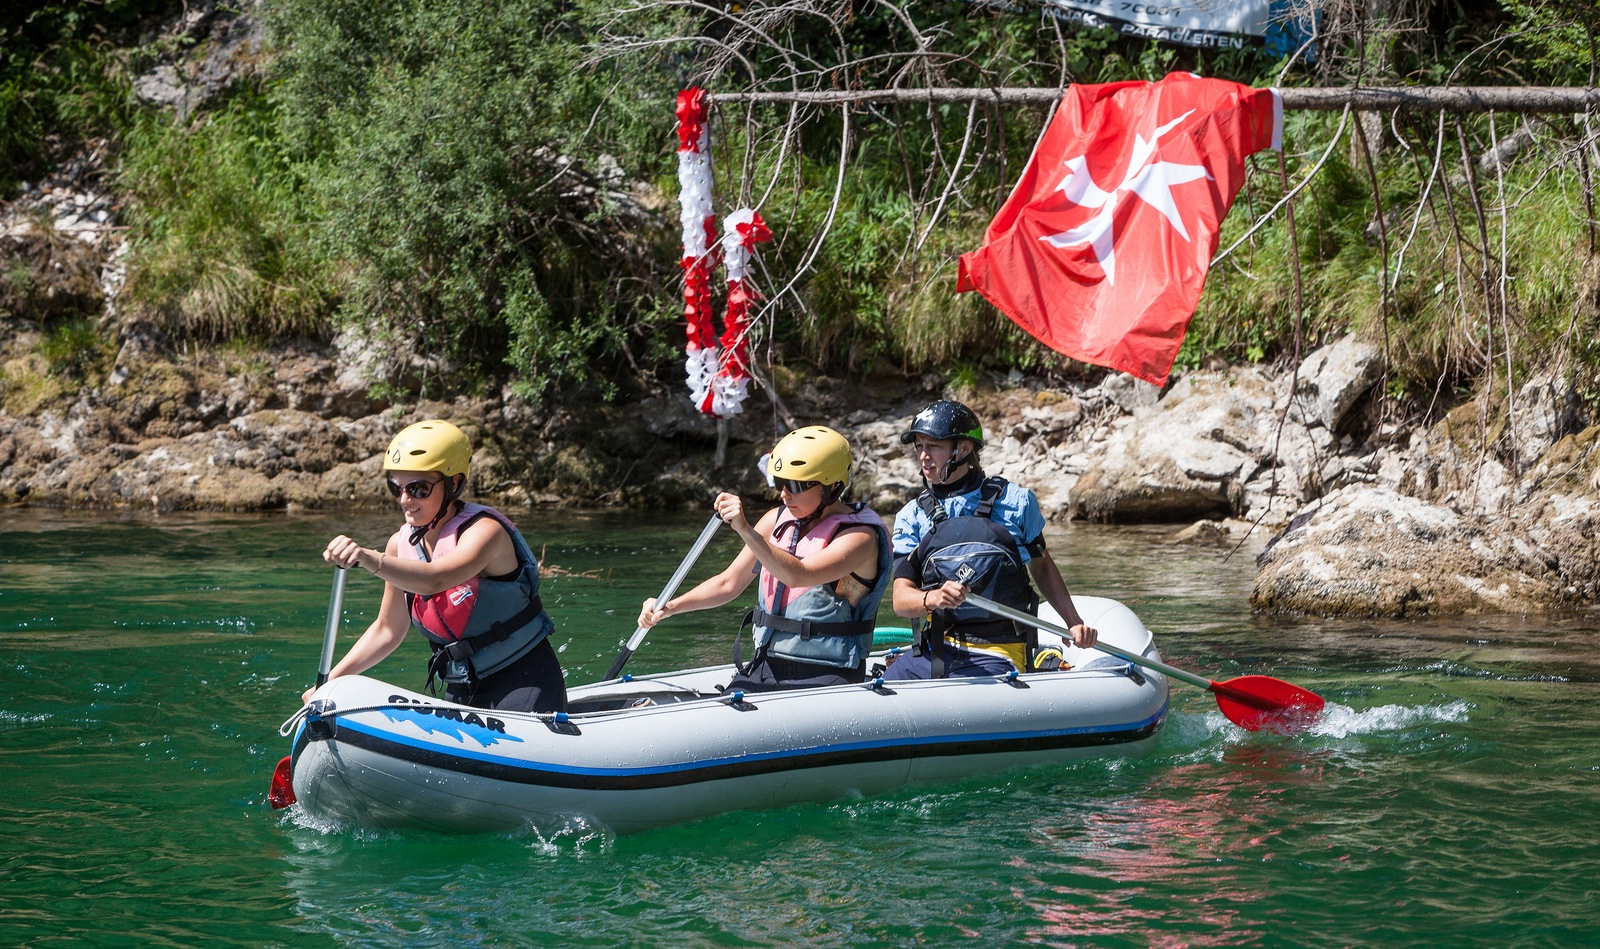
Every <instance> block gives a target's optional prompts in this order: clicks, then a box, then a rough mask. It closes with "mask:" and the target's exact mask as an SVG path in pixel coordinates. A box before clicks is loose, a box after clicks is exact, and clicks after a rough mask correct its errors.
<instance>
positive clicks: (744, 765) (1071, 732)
mask: <svg viewBox="0 0 1600 949" xmlns="http://www.w3.org/2000/svg"><path fill="white" fill-rule="evenodd" d="M1167 708H1168V705H1167V704H1166V703H1163V704H1162V707H1161V709H1160V710H1159V711H1158V712H1156V713H1155V714H1154V715H1151V716H1150V717H1148V718H1146V719H1144V720H1142V721H1139V722H1132V723H1128V724H1122V725H1110V726H1092V727H1083V728H1061V729H1047V730H1039V731H1013V732H996V733H993V734H988V735H982V736H972V735H941V736H931V737H926V738H911V737H907V738H903V739H883V740H877V741H865V742H849V743H844V744H837V745H821V746H816V747H812V748H790V749H783V750H778V751H769V752H759V753H754V754H745V755H733V756H723V757H718V758H708V759H702V760H696V761H686V762H679V763H674V764H667V765H653V766H650V767H643V768H589V767H580V766H576V765H564V764H554V763H550V762H536V761H524V760H519V759H515V758H507V757H504V756H501V755H493V754H488V753H485V752H477V751H469V750H465V749H462V750H449V751H444V750H441V749H440V748H439V746H438V745H436V744H433V743H430V742H427V741H424V740H421V739H419V738H411V737H406V736H400V735H396V734H394V733H393V732H391V731H387V730H383V729H378V728H373V727H371V726H369V725H365V724H362V723H359V722H357V721H355V720H354V719H353V718H341V719H340V720H339V724H338V728H337V733H336V737H335V739H334V740H335V741H337V742H340V743H345V744H349V745H351V746H353V747H357V748H362V749H365V750H368V751H371V752H374V753H376V754H382V755H386V756H388V757H391V758H395V759H398V760H401V761H409V762H412V763H414V764H418V765H423V766H426V767H433V768H438V769H440V770H445V771H453V772H457V773H460V774H467V775H474V776H477V777H483V778H490V779H493V780H498V781H509V782H512V783H516V784H540V785H547V786H551V787H565V788H586V789H591V790H630V789H641V788H651V787H672V786H681V785H685V784H694V783H698V782H701V781H715V780H723V779H726V778H735V777H746V776H750V775H756V774H772V773H779V772H785V771H804V770H809V769H813V768H827V767H836V766H839V765H847V764H860V763H881V762H884V761H899V760H908V759H915V758H944V757H959V756H963V755H992V754H1006V753H1017V752H1030V751H1048V750H1058V749H1062V748H1073V747H1103V746H1108V745H1120V744H1127V743H1131V742H1136V741H1140V740H1142V739H1144V738H1148V737H1150V736H1151V735H1154V734H1155V733H1156V731H1157V730H1158V729H1159V728H1160V725H1161V722H1162V720H1163V719H1164V718H1165V717H1166V714H1167Z"/></svg>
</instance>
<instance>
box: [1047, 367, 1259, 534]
mask: <svg viewBox="0 0 1600 949" xmlns="http://www.w3.org/2000/svg"><path fill="white" fill-rule="evenodd" d="M1272 404H1273V394H1272V390H1271V387H1270V386H1269V384H1268V382H1267V380H1266V379H1265V378H1264V377H1263V376H1261V375H1259V374H1257V373H1251V372H1244V373H1238V374H1236V375H1234V376H1231V377H1223V376H1221V375H1218V374H1215V373H1202V374H1195V375H1192V376H1189V377H1187V378H1185V379H1184V380H1183V381H1182V382H1180V383H1179V384H1178V385H1175V386H1173V388H1172V390H1171V391H1170V392H1168V393H1167V395H1166V397H1165V398H1163V399H1161V400H1160V401H1159V402H1158V403H1156V404H1155V405H1154V406H1153V407H1150V408H1145V409H1141V410H1140V412H1139V413H1138V414H1137V415H1136V417H1135V421H1134V422H1133V423H1132V424H1127V425H1124V426H1122V427H1120V428H1119V429H1118V430H1117V431H1116V432H1115V433H1114V434H1113V435H1112V436H1111V437H1110V438H1109V439H1108V440H1107V441H1106V442H1105V444H1104V445H1103V446H1102V448H1101V451H1100V452H1099V453H1098V454H1097V456H1096V457H1095V458H1093V459H1092V460H1091V461H1090V462H1089V464H1088V466H1087V469H1086V470H1085V471H1084V472H1083V475H1082V476H1081V477H1079V478H1078V480H1077V483H1076V484H1075V485H1074V486H1073V489H1072V512H1073V516H1075V517H1080V518H1084V519H1087V520H1095V521H1119V522H1138V521H1157V522H1168V523H1173V522H1180V521H1193V520H1198V519H1201V518H1210V517H1224V516H1228V515H1231V514H1234V513H1236V512H1238V511H1239V510H1240V509H1241V507H1242V502H1243V499H1244V488H1245V484H1246V482H1248V481H1249V480H1250V479H1251V478H1252V477H1254V476H1255V475H1256V473H1257V472H1258V470H1259V469H1260V468H1261V466H1262V463H1263V459H1262V457H1261V455H1260V449H1259V446H1260V445H1261V442H1262V439H1261V438H1260V430H1261V429H1262V427H1263V425H1264V423H1265V422H1266V420H1267V418H1268V417H1270V413H1271V410H1272Z"/></svg>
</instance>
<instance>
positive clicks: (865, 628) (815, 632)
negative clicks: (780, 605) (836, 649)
mask: <svg viewBox="0 0 1600 949" xmlns="http://www.w3.org/2000/svg"><path fill="white" fill-rule="evenodd" d="M753 612H754V614H755V615H754V617H753V620H754V622H755V625H757V626H765V627H766V628H768V629H771V630H776V631H777V632H780V633H799V634H800V636H801V638H803V639H810V638H812V637H813V636H866V635H870V634H871V633H872V631H873V630H874V629H875V628H876V625H875V623H874V621H873V620H870V619H856V620H834V621H823V620H810V619H790V618H789V617H787V616H774V615H773V614H771V613H768V612H767V611H766V610H763V609H761V608H760V607H756V609H755V610H754V611H753Z"/></svg>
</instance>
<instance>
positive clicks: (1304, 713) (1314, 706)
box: [1211, 676, 1323, 735]
mask: <svg viewBox="0 0 1600 949" xmlns="http://www.w3.org/2000/svg"><path fill="white" fill-rule="evenodd" d="M1211 693H1212V694H1213V695H1215V696H1216V697H1217V708H1219V709H1221V710H1222V714H1224V715H1226V716H1228V721H1230V722H1233V723H1234V724H1235V725H1238V726H1239V727H1240V728H1243V729H1246V730H1247V731H1253V732H1254V731H1261V730H1262V729H1265V730H1267V731H1270V732H1277V733H1278V734H1280V735H1292V734H1294V733H1295V732H1298V731H1302V730H1304V729H1307V728H1310V727H1311V726H1312V725H1315V724H1316V723H1317V719H1318V718H1319V717H1320V716H1321V715H1322V706H1323V701H1322V696H1320V695H1318V694H1317V693H1315V692H1312V691H1310V690H1308V689H1302V688H1300V687H1299V686H1298V685H1295V684H1294V683H1292V682H1285V681H1283V680H1282V679H1274V678H1273V677H1271V676H1239V677H1238V678H1237V679H1229V680H1228V681H1226V682H1213V683H1211Z"/></svg>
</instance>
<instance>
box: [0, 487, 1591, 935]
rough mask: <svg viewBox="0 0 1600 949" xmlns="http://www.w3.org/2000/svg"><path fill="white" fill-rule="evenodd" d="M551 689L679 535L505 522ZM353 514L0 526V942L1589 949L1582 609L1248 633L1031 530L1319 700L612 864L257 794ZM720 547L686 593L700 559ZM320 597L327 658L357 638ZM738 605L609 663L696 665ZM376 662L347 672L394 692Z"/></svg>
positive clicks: (715, 834)
mask: <svg viewBox="0 0 1600 949" xmlns="http://www.w3.org/2000/svg"><path fill="white" fill-rule="evenodd" d="M518 520H519V522H520V523H521V524H522V525H523V527H524V529H525V532H526V533H527V534H528V536H529V539H530V542H531V543H532V544H533V546H534V547H535V549H538V548H540V547H541V546H544V548H545V559H546V561H547V562H548V563H550V564H553V565H555V566H556V567H558V568H561V569H562V570H564V571H566V573H567V575H563V576H556V577H554V578H552V579H550V580H548V581H547V584H548V585H547V588H546V599H547V602H549V603H550V605H551V610H552V612H553V613H554V614H555V615H556V617H557V620H558V623H560V630H559V632H558V634H557V642H558V645H559V646H560V648H561V650H562V652H561V655H562V659H563V662H564V664H565V665H566V667H567V669H568V675H569V678H570V680H571V681H574V682H584V681H589V680H592V679H594V678H596V677H598V676H599V675H601V674H602V673H603V672H604V671H605V669H606V667H607V666H608V665H609V664H610V662H611V661H612V659H614V658H615V656H616V653H617V648H618V646H619V644H620V642H621V641H622V639H624V638H625V637H626V636H627V635H628V634H629V633H630V632H631V631H632V626H633V618H634V617H635V616H636V615H637V610H638V604H639V601H640V600H642V599H643V598H644V597H646V596H651V595H654V594H655V593H657V592H659V589H660V586H661V584H662V583H663V582H664V581H665V579H666V577H667V576H669V575H670V574H671V572H672V569H673V567H674V566H675V565H676V564H677V562H678V560H679V558H681V557H682V555H683V553H684V552H685V550H686V549H687V547H688V545H689V544H690V543H691V542H692V540H693V539H694V537H695V535H696V534H697V533H698V530H699V527H700V526H701V524H703V523H704V518H702V517H700V516H698V515H685V516H683V517H676V518H670V519H665V520H660V521H652V522H647V523H643V524H641V523H639V522H638V521H637V520H635V519H633V518H630V517H628V516H622V515H605V516H592V515H582V514H574V513H570V512H538V513H528V514H524V515H522V516H520V517H519V518H518ZM392 526H393V525H392V523H391V521H390V519H388V518H379V517H373V516H367V517H364V518H356V519H343V520H335V519H330V518H326V517H309V516H305V517H298V516H249V517H244V516H238V517H229V516H162V517H155V516H149V517H117V516H109V515H100V516H94V515H68V514H60V513H54V512H37V511H14V510H13V511H7V512H6V522H5V527H4V541H5V543H4V544H3V545H0V632H3V634H4V635H3V636H0V669H3V670H4V671H3V675H4V677H5V678H4V682H5V684H6V688H5V690H4V696H3V697H0V736H3V745H0V748H3V751H0V756H3V757H0V762H3V764H4V774H5V776H6V778H7V780H6V783H5V787H6V791H7V793H6V794H5V795H4V799H3V801H0V826H3V827H4V844H3V849H0V944H3V945H7V946H11V945H18V946H21V945H26V946H74V945H94V946H121V945H127V946H146V945H165V946H201V945H205V946H212V945H248V946H260V945H271V946H400V945H407V946H411V945H423V946H429V945H446V944H449V945H484V946H508V945H554V946H568V945H576V946H657V945H668V944H680V945H687V946H704V945H717V946H788V945H802V946H807V945H815V946H835V945H844V944H849V945H852V946H920V945H943V944H951V943H968V942H970V943H983V944H990V945H1017V944H1038V945H1045V946H1152V945H1154V946H1241V945H1243V946H1251V945H1259V946H1313V945H1314V946H1326V945H1337V946H1439V945H1449V946H1512V945H1514V946H1577V945H1594V944H1600V910H1597V909H1596V905H1597V903H1596V889H1597V887H1600V884H1597V882H1596V881H1597V880H1600V848H1597V847H1596V845H1595V841H1594V836H1595V834H1596V831H1597V829H1600V724H1597V716H1596V715H1595V714H1594V709H1595V707H1596V700H1597V698H1600V688H1597V686H1596V683H1597V682H1600V615H1597V614H1595V613H1594V612H1588V613H1584V614H1578V615H1572V616H1564V617H1559V618H1556V619H1550V618H1527V619H1524V618H1521V617H1511V618H1507V617H1494V618H1472V619H1465V620H1454V621H1422V622H1409V623H1387V622H1381V623H1379V622H1368V621H1353V620H1340V621H1320V620H1310V619H1288V620H1286V619H1282V618H1263V617H1255V616H1252V615H1250V613H1249V611H1248V602H1247V598H1248V591H1249V583H1250V576H1251V562H1250V558H1249V556H1248V554H1243V553H1242V554H1238V555H1235V556H1233V557H1231V558H1230V557H1228V556H1227V554H1228V551H1227V550H1226V549H1225V548H1209V547H1204V548H1196V547H1173V546H1171V545H1168V544H1166V543H1165V542H1164V539H1165V534H1164V533H1163V532H1156V531H1149V530H1130V529H1125V528H1124V529H1118V528H1091V527H1085V526H1074V527H1070V528H1062V529H1060V530H1059V531H1056V532H1054V533H1052V535H1051V543H1052V547H1053V548H1054V549H1056V550H1057V552H1058V555H1059V556H1060V559H1061V560H1062V561H1063V563H1064V566H1065V569H1066V572H1067V576H1068V580H1069V583H1070V584H1071V585H1072V586H1073V588H1074V589H1075V590H1076V591H1078V592H1082V593H1097V594H1102V595H1108V596H1115V597H1117V598H1119V599H1122V600H1123V601H1124V602H1127V603H1128V604H1129V605H1130V606H1132V607H1133V608H1134V610H1135V611H1136V612H1138V613H1139V614H1140V616H1141V617H1142V618H1143V619H1144V620H1145V622H1146V624H1147V625H1149V626H1150V627H1151V628H1152V629H1153V630H1155V631H1156V633H1157V636H1158V641H1159V642H1160V644H1161V646H1162V648H1163V651H1164V653H1165V656H1166V658H1167V660H1168V661H1169V662H1172V663H1174V664H1176V665H1180V666H1183V667H1184V668H1188V669H1192V670H1194V671H1197V672H1200V673H1202V674H1205V675H1208V676H1211V677H1213V678H1225V677H1229V676H1233V675H1239V674H1244V673H1248V672H1258V673H1265V674H1269V675H1275V676H1278V677H1280V678H1285V679H1288V680H1290V681H1292V682H1295V683H1297V684H1300V685H1303V686H1306V687H1308V688H1311V689H1314V690H1316V691H1318V692H1319V693H1321V694H1322V695H1324V696H1325V697H1327V699H1328V701H1329V707H1330V712H1329V715H1328V716H1327V718H1326V720H1325V721H1324V723H1323V724H1322V725H1321V726H1319V727H1318V728H1317V729H1316V730H1315V731H1314V732H1312V733H1310V734H1302V735H1299V736H1295V737H1293V738H1284V737H1275V736H1267V735H1257V734H1246V733H1243V732H1241V731H1239V730H1237V729H1235V728H1234V727H1233V726H1231V725H1229V724H1228V723H1227V721H1226V720H1225V719H1223V718H1222V716H1221V715H1220V714H1219V713H1218V712H1217V710H1216V705H1215V703H1214V702H1213V701H1212V700H1211V699H1210V697H1209V696H1208V695H1207V694H1205V693H1204V692H1201V691H1199V690H1197V689H1193V688H1189V687H1185V686H1175V689H1174V693H1173V697H1174V714H1173V716H1172V718H1171V720H1170V724H1169V726H1168V728H1167V729H1166V731H1165V732H1164V733H1163V737H1162V739H1161V742H1160V744H1159V746H1158V747H1157V750H1156V751H1155V753H1153V754H1152V755H1150V756H1149V757H1146V758H1144V759H1140V760H1136V761H1112V762H1088V763H1078V764H1071V765H1064V766H1053V767H1046V768H1038V769H1032V770H1024V771H1018V772H1013V773H1009V774H1005V775H1001V776H997V777H991V778H986V779H979V780H971V781H967V782H965V783H962V784H958V785H952V786H945V787H940V788H935V789H922V790H915V791H905V792H902V793H898V794H894V795H890V796H887V797H882V798H873V799H867V800H847V801H840V802H835V803H830V804H822V805H810V806H803V807H791V808H785V809H781V810H772V811H764V812H754V813H740V814H729V815H724V816H721V817H716V818H711V819H707V820H704V821H700V822H697V823H694V824H689V825H684V826H679V827H673V828H669V829H665V830H660V831H655V832H651V833H647V834H642V835H637V836H623V837H617V836H613V835H610V834H607V833H605V832H604V831H597V830H593V829H587V830H581V831H570V832H564V833H552V834H550V835H548V836H541V835H539V834H537V833H531V832H530V833H527V834H523V835H511V836H477V837H445V836H436V835H429V834H421V833H417V834H403V833H375V832H366V831H356V830H341V831H336V832H325V831H323V830H319V829H317V828H315V827H312V826H307V825H306V824H305V822H303V821H302V820H300V819H297V816H296V812H295V811H293V810H291V811H288V812H274V811H271V810H269V809H268V808H267V807H266V805H265V796H266V789H267V781H268V778H269V776H270V773H271V770H272V767H273V765H274V764H275V763H276V762H277V760H278V758H279V757H281V756H282V755H283V754H284V753H285V752H286V751H287V742H286V741H285V740H284V739H281V738H280V737H279V736H278V734H277V728H278V725H279V723H280V722H282V721H283V720H284V719H285V718H287V717H288V716H289V715H290V714H291V713H293V712H294V710H295V709H296V707H297V705H298V695H299V693H300V691H301V690H302V689H303V688H305V687H306V686H307V685H308V684H310V682H311V680H312V679H313V678H314V676H315V667H316V662H317V655H318V652H319V648H320V642H321V638H322V630H323V625H324V620H325V617H326V609H327V603H328V593H329V585H330V580H331V573H330V571H329V570H328V569H327V568H325V567H323V566H322V565H321V563H320V560H319V559H318V556H317V554H318V551H320V549H321V547H322V545H323V543H324V542H325V541H326V539H327V538H328V537H329V536H331V535H332V534H333V533H337V532H341V531H347V532H350V533H353V534H354V535H356V536H358V537H360V538H361V539H362V540H364V541H366V542H368V543H369V544H370V543H377V542H378V541H379V540H380V539H381V538H382V537H383V536H384V535H385V534H386V533H387V531H388V530H390V529H392ZM734 542H735V541H733V539H732V537H731V535H729V534H726V533H725V534H724V535H722V536H720V537H719V538H718V542H717V544H716V545H714V546H713V548H712V549H711V551H710V552H708V553H707V555H706V557H705V559H704V560H703V561H702V564H701V569H699V570H698V571H696V572H695V573H693V574H691V579H697V578H699V577H702V576H704V575H706V574H707V573H708V572H709V571H710V569H711V567H712V566H713V564H716V565H720V563H723V562H726V558H727V557H729V556H731V554H732V550H733V547H732V544H733V543H734ZM377 593H378V586H377V583H376V581H374V580H372V579H371V578H370V577H367V576H365V575H364V574H357V575H353V576H352V577H351V578H350V584H349V588H348V591H347V593H346V599H345V606H346V614H345V617H344V621H343V632H344V636H343V638H342V639H341V644H340V649H341V651H342V650H343V648H344V647H346V646H347V645H348V644H349V642H350V641H351V639H352V638H353V636H354V635H355V634H356V633H357V632H359V630H360V629H361V628H364V626H365V625H366V623H367V622H369V621H370V619H371V616H372V611H373V609H374V608H375V607H376V604H377ZM742 611H743V610H742V607H740V608H733V607H730V608H728V609H726V610H724V611H719V612H718V613H716V614H700V615H697V616H691V617H679V618H675V619H674V620H672V621H670V622H669V623H668V624H665V625H663V626H662V627H660V628H658V629H657V630H655V631H653V632H652V633H651V634H650V638H649V639H648V640H647V641H646V643H645V645H644V646H643V647H642V648H641V650H640V651H639V653H638V654H637V655H636V656H635V657H634V659H633V660H632V663H630V666H629V670H630V671H633V672H643V671H650V670H655V669H663V668H670V667H674V666H681V665H685V664H699V663H705V662H713V661H721V660H722V659H723V658H724V657H726V656H727V654H728V650H729V645H730V643H731V637H732V635H733V632H734V626H735V625H736V623H737V618H738V616H739V615H740V614H742ZM423 654H424V649H423V647H422V646H421V645H420V642H413V641H408V642H407V643H406V644H405V646H403V647H402V649H401V651H400V653H397V654H396V656H394V657H391V659H389V660H388V661H387V662H385V663H384V664H383V665H382V666H380V667H379V672H380V674H381V675H382V676H383V677H384V678H387V679H390V680H392V681H395V682H397V683H400V684H402V685H407V686H411V687H415V686H416V685H417V684H418V683H419V682H420V680H421V677H422V670H423V668H424V665H425V663H424V655H423Z"/></svg>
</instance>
